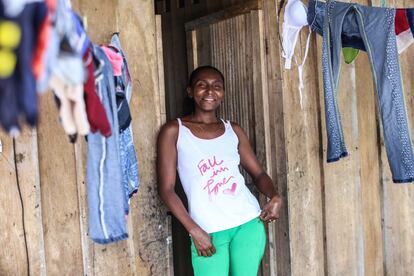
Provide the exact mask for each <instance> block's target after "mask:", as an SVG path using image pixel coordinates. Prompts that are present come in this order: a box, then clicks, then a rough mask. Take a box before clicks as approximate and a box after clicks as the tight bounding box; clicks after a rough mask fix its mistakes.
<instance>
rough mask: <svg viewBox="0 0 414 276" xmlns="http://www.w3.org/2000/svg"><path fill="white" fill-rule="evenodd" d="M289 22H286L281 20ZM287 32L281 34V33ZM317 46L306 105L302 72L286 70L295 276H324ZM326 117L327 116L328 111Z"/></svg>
mask: <svg viewBox="0 0 414 276" xmlns="http://www.w3.org/2000/svg"><path fill="white" fill-rule="evenodd" d="M279 20H280V22H282V21H283V19H282V18H280V19H279ZM280 30H281V29H280ZM307 34H308V32H307V31H306V30H304V31H302V33H301V36H300V39H299V40H298V43H299V45H298V47H296V54H295V56H296V58H297V61H298V63H299V64H301V63H302V62H303V59H304V56H303V55H304V49H305V47H306V41H307ZM319 50H320V49H317V47H316V41H315V40H314V39H313V40H312V43H311V44H310V51H309V56H308V58H307V62H306V64H305V65H304V68H303V70H304V71H303V72H304V74H303V78H304V83H305V87H304V90H303V91H302V92H303V93H302V94H303V95H302V105H301V100H300V92H299V75H298V66H297V64H295V63H294V62H293V64H292V69H291V70H286V69H284V60H283V62H281V68H280V70H281V72H282V74H283V90H284V91H286V93H285V94H284V98H283V105H284V106H285V107H286V109H285V110H286V112H285V116H284V118H285V131H286V137H289V138H288V141H287V143H286V151H287V155H288V156H287V165H288V175H287V180H288V190H289V193H288V202H289V205H288V206H286V207H287V208H288V209H289V230H290V237H291V241H290V248H291V254H292V256H295V257H294V258H292V264H291V271H292V275H324V274H325V267H324V258H325V257H324V236H323V228H324V225H323V210H322V189H321V185H322V184H323V182H322V181H323V179H322V177H321V174H322V168H323V166H322V162H321V161H322V158H323V156H322V152H321V146H322V145H321V125H320V120H321V110H320V104H319V100H320V98H319V97H320V95H319V82H318V78H317V75H315V71H316V70H315V68H317V52H318V51H319ZM322 112H324V111H322Z"/></svg>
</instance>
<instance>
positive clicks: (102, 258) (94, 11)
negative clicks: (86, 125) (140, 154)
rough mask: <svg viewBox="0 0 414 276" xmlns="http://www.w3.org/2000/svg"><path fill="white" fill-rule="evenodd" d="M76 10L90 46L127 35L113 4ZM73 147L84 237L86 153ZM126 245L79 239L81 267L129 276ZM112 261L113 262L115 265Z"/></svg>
mask: <svg viewBox="0 0 414 276" xmlns="http://www.w3.org/2000/svg"><path fill="white" fill-rule="evenodd" d="M77 9H78V10H79V12H80V13H81V14H82V15H83V16H84V17H86V18H88V34H89V35H90V37H91V39H92V41H93V42H94V43H97V44H107V43H109V42H110V38H111V36H112V33H114V32H117V31H119V32H120V37H121V40H122V38H123V37H124V36H128V31H129V29H127V28H122V29H121V27H120V24H119V20H118V19H119V16H120V15H119V14H118V4H117V1H113V0H106V3H102V5H99V6H96V3H94V2H90V1H79V4H78V5H77ZM98 15H99V16H98ZM103 17H104V18H106V20H105V23H103V22H102V18H103ZM127 57H128V53H127ZM129 65H130V64H129ZM130 66H131V65H130ZM134 96H135V95H134ZM76 147H77V148H76V149H77V150H76V151H75V152H76V165H77V170H78V179H77V183H78V190H79V192H78V193H79V207H80V208H79V210H80V212H81V216H80V223H81V227H82V230H81V231H82V232H83V233H84V234H87V233H88V232H87V231H88V224H87V219H86V218H85V216H86V215H87V207H88V205H87V201H86V200H87V198H86V192H87V180H86V159H83V160H82V158H84V154H86V152H87V146H86V145H85V144H78V145H77V146H76ZM128 230H129V232H130V231H131V230H130V229H128ZM128 242H132V241H129V240H128V241H126V242H125V241H124V242H117V243H115V244H109V245H107V246H102V245H99V244H95V243H94V242H92V241H91V240H90V239H89V237H87V236H86V237H85V236H82V244H83V247H82V249H83V260H84V268H85V269H87V271H88V272H89V273H93V275H117V274H122V275H133V271H134V270H135V268H134V263H133V260H131V259H130V257H129V256H131V255H134V254H133V252H131V250H130V247H129V244H128ZM113 260H116V262H114V261H113Z"/></svg>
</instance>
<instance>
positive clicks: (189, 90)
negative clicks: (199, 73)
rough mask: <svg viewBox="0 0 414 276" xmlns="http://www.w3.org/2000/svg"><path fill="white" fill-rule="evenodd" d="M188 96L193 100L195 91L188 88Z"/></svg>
mask: <svg viewBox="0 0 414 276" xmlns="http://www.w3.org/2000/svg"><path fill="white" fill-rule="evenodd" d="M187 96H188V97H189V98H190V99H192V98H193V90H192V89H191V87H190V86H187Z"/></svg>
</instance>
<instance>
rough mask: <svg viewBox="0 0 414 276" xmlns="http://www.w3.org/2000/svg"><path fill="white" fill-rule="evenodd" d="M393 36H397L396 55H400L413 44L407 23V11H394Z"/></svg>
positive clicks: (413, 38)
mask: <svg viewBox="0 0 414 276" xmlns="http://www.w3.org/2000/svg"><path fill="white" fill-rule="evenodd" d="M413 23H414V22H413ZM395 34H396V35H397V48H398V53H399V54H401V53H402V52H404V51H405V50H406V49H407V48H408V47H409V46H410V45H411V44H412V43H413V42H414V37H413V33H412V32H411V28H410V24H409V22H408V17H407V9H396V11H395Z"/></svg>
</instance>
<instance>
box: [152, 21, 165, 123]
mask: <svg viewBox="0 0 414 276" xmlns="http://www.w3.org/2000/svg"><path fill="white" fill-rule="evenodd" d="M155 23H156V31H157V62H158V64H157V69H158V89H157V91H158V94H159V96H158V100H157V102H159V108H160V111H159V113H160V119H159V120H160V121H159V124H160V125H162V124H164V123H165V121H166V115H167V111H166V108H165V81H164V56H163V49H162V23H161V16H160V15H157V16H155Z"/></svg>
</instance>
